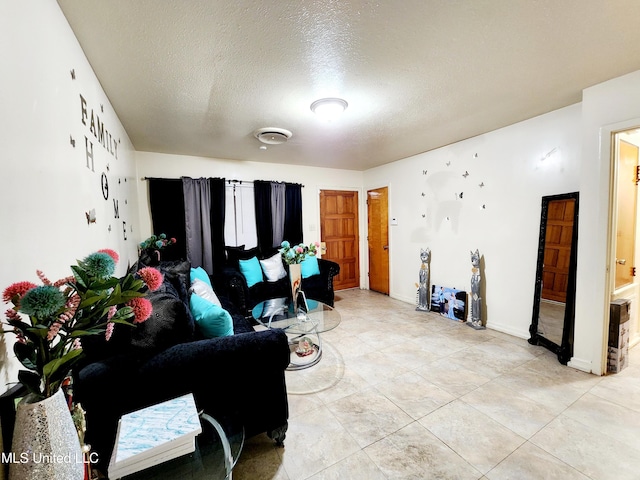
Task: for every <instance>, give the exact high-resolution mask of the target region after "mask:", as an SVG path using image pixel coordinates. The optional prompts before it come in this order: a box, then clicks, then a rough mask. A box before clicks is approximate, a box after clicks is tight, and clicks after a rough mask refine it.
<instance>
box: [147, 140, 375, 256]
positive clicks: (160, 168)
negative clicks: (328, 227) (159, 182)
mask: <svg viewBox="0 0 640 480" xmlns="http://www.w3.org/2000/svg"><path fill="white" fill-rule="evenodd" d="M256 148H257V147H256ZM273 148H287V146H286V145H281V146H278V147H273ZM136 158H137V165H138V174H139V178H138V182H139V183H138V192H139V203H140V205H141V211H140V221H141V228H142V229H143V231H144V233H145V234H151V218H150V212H149V197H148V195H149V192H148V186H147V185H148V183H147V182H146V181H145V180H141V178H142V177H159V178H179V177H181V176H186V177H193V178H198V177H221V178H226V179H227V180H232V179H236V180H243V181H254V180H274V181H279V182H292V183H300V184H302V185H304V188H303V189H302V209H303V211H302V222H303V236H304V242H305V243H310V242H314V241H320V196H319V195H320V190H330V189H336V190H357V191H359V192H361V191H362V176H363V174H362V172H356V171H352V170H337V169H332V168H314V167H300V166H295V165H283V164H273V163H258V162H243V161H237V160H224V159H214V158H204V157H189V156H184V155H167V154H160V153H149V152H136ZM359 197H360V198H361V199H362V194H361V193H360V195H359ZM363 205H364V203H363V201H362V200H361V206H360V216H361V220H360V224H361V225H362V224H363V221H364V225H366V208H363ZM155 233H159V232H155Z"/></svg>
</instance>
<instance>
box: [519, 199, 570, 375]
mask: <svg viewBox="0 0 640 480" xmlns="http://www.w3.org/2000/svg"><path fill="white" fill-rule="evenodd" d="M577 207H578V194H577V193H571V194H563V195H554V196H549V197H543V199H542V214H541V221H540V239H539V247H538V268H537V272H536V289H535V298H534V311H533V318H532V324H531V327H530V333H531V339H530V340H529V342H530V343H532V344H536V345H543V346H545V347H547V348H549V349H550V350H552V351H554V352H555V353H557V354H558V358H559V360H560V361H561V362H562V363H566V362H567V361H568V360H569V358H570V356H571V354H572V344H573V320H574V308H575V305H574V301H575V258H576V247H577V218H578V217H577V213H578V212H577Z"/></svg>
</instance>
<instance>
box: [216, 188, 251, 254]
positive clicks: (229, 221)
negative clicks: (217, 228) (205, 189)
mask: <svg viewBox="0 0 640 480" xmlns="http://www.w3.org/2000/svg"><path fill="white" fill-rule="evenodd" d="M225 193H226V201H225V208H226V210H225V221H224V238H225V242H226V244H227V246H229V247H237V246H240V245H244V246H245V248H246V249H250V248H254V247H256V246H258V234H257V232H256V211H255V202H254V199H253V185H252V184H251V183H241V184H235V183H234V184H231V185H227V186H226V187H225Z"/></svg>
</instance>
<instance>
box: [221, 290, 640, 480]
mask: <svg viewBox="0 0 640 480" xmlns="http://www.w3.org/2000/svg"><path fill="white" fill-rule="evenodd" d="M336 308H338V309H339V311H340V312H341V314H342V323H341V324H340V326H339V327H338V328H336V329H335V330H332V331H330V332H327V333H326V334H324V335H323V336H322V338H323V340H324V344H323V348H324V354H323V358H322V360H321V361H320V363H318V364H317V365H316V366H314V367H312V368H309V369H307V370H303V371H297V372H287V389H288V391H289V408H290V418H289V431H288V433H287V439H286V441H285V447H284V448H276V447H275V446H274V444H273V442H272V441H271V440H269V439H268V438H267V437H266V435H259V436H256V437H253V438H250V439H248V440H247V443H246V445H245V449H244V451H243V453H242V456H241V458H240V460H239V462H238V465H237V466H236V469H235V470H234V474H233V477H234V479H235V480H242V479H250V480H256V479H282V480H303V479H312V480H325V479H327V480H328V479H340V480H342V479H366V480H375V479H430V478H437V479H491V480H502V479H518V480H523V479H545V480H546V479H562V480H567V479H615V480H626V479H640V348H636V349H634V350H632V351H631V354H630V358H631V365H630V366H629V367H627V368H626V369H624V370H623V371H622V372H620V373H618V374H616V375H609V376H606V377H598V376H595V375H590V374H587V373H584V372H580V371H577V370H574V369H572V368H570V367H566V366H563V365H561V364H560V363H558V361H557V358H556V357H555V355H553V354H552V353H551V352H549V351H548V350H546V349H544V348H542V347H534V346H531V345H529V344H528V343H527V341H526V340H522V339H520V338H515V337H512V336H509V335H505V334H502V333H500V332H496V331H492V330H482V331H476V330H474V329H472V328H469V327H468V326H467V325H466V324H462V323H457V322H453V321H451V320H449V319H446V318H443V317H441V316H439V315H438V314H437V313H433V314H432V313H425V312H416V311H415V310H414V309H413V307H412V306H411V305H409V304H407V303H403V302H400V301H397V300H393V299H390V298H389V297H386V296H384V295H380V294H377V293H373V292H370V291H366V290H347V291H341V292H337V295H336ZM262 408H268V407H262Z"/></svg>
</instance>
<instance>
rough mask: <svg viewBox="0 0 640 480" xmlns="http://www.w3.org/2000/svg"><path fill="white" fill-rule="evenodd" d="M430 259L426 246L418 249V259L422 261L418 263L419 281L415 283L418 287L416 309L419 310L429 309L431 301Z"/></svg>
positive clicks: (425, 310)
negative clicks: (420, 263)
mask: <svg viewBox="0 0 640 480" xmlns="http://www.w3.org/2000/svg"><path fill="white" fill-rule="evenodd" d="M430 259H431V250H429V248H427V249H426V250H424V249H422V248H421V249H420V260H421V261H422V265H420V272H419V274H418V278H419V279H420V283H419V284H416V287H418V292H417V297H418V306H417V307H416V310H420V311H422V312H428V311H429V310H431V302H430V300H429V260H430Z"/></svg>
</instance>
